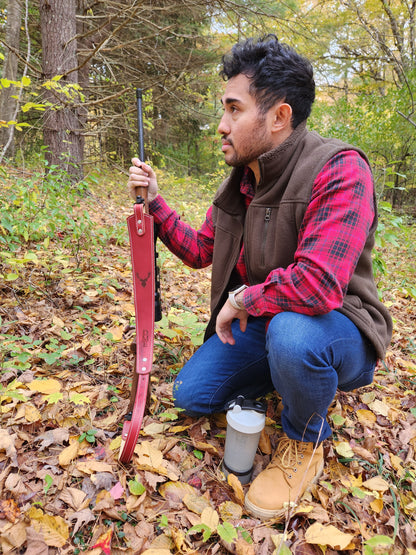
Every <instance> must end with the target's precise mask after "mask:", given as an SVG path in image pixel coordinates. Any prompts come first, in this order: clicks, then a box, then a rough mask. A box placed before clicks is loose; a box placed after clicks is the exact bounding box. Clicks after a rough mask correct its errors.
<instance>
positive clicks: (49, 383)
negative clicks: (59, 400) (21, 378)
mask: <svg viewBox="0 0 416 555" xmlns="http://www.w3.org/2000/svg"><path fill="white" fill-rule="evenodd" d="M28 387H29V389H30V390H31V391H38V392H39V393H44V394H45V395H50V394H51V393H57V392H58V391H61V383H60V382H59V381H58V380H54V379H49V380H33V382H30V384H29V386H28Z"/></svg>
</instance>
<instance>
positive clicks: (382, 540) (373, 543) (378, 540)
mask: <svg viewBox="0 0 416 555" xmlns="http://www.w3.org/2000/svg"><path fill="white" fill-rule="evenodd" d="M393 543H394V540H393V538H389V537H388V536H382V535H380V536H373V537H372V538H370V539H369V540H366V541H365V542H364V544H365V545H368V546H370V547H377V546H379V545H393Z"/></svg>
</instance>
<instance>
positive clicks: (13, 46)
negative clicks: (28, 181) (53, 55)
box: [0, 0, 22, 157]
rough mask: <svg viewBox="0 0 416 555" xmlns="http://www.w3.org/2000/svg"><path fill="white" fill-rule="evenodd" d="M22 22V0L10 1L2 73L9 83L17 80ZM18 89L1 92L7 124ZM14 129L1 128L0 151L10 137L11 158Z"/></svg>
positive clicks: (0, 115) (1, 111)
mask: <svg viewBox="0 0 416 555" xmlns="http://www.w3.org/2000/svg"><path fill="white" fill-rule="evenodd" d="M21 20H22V3H21V1H20V0H8V2H7V22H6V51H5V58H4V65H3V71H2V78H3V79H8V80H9V81H16V80H17V69H18V57H17V54H18V53H19V40H20V25H21ZM16 94H17V92H16V87H14V86H13V85H11V86H10V87H8V88H3V89H1V90H0V120H3V121H5V122H8V121H11V120H12V119H13V117H14V114H15V111H16V99H15V98H13V95H16ZM13 132H14V129H13V127H12V126H8V127H3V126H1V127H0V151H1V150H2V149H3V148H4V146H5V145H6V144H7V143H8V142H9V139H10V136H11V135H12V139H11V140H10V142H9V146H8V148H7V152H5V154H6V155H7V156H9V157H13V155H14V150H15V148H14V146H15V145H14V136H13Z"/></svg>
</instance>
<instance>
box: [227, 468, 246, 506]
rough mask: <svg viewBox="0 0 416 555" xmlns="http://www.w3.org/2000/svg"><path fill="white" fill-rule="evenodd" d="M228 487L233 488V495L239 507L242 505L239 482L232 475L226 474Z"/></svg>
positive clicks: (242, 497)
mask: <svg viewBox="0 0 416 555" xmlns="http://www.w3.org/2000/svg"><path fill="white" fill-rule="evenodd" d="M227 482H228V485H230V486H231V487H232V488H233V491H234V495H235V497H236V499H237V501H238V502H239V503H241V505H244V491H243V486H242V485H241V482H240V480H239V479H238V478H237V476H235V475H234V474H228V476H227Z"/></svg>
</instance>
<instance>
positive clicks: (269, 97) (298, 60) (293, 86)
mask: <svg viewBox="0 0 416 555" xmlns="http://www.w3.org/2000/svg"><path fill="white" fill-rule="evenodd" d="M222 64H223V68H222V70H221V72H220V75H221V76H222V77H223V78H224V79H231V78H232V77H235V76H236V75H239V74H240V73H242V74H244V75H246V76H247V77H248V78H249V79H250V81H251V83H250V88H249V91H250V94H251V95H252V96H253V97H254V98H255V100H256V103H257V106H258V107H259V110H260V112H261V113H263V114H265V113H266V112H267V111H268V110H269V109H270V108H271V107H272V106H273V105H274V104H275V103H276V102H278V101H279V100H282V101H284V102H286V103H287V104H289V105H290V106H291V107H292V125H293V128H295V127H297V125H299V123H301V122H302V121H305V120H306V119H308V117H309V115H310V113H311V110H312V104H313V102H314V100H315V81H314V79H313V68H312V64H311V63H310V62H309V60H307V59H306V58H304V57H303V56H301V55H300V54H298V53H297V52H296V51H295V50H294V49H293V48H291V47H290V46H288V45H287V44H285V43H282V42H279V39H278V38H277V37H276V35H272V34H269V35H266V36H265V37H262V38H259V39H257V40H255V39H247V40H245V41H242V42H238V43H237V44H235V45H234V46H233V48H232V50H231V52H229V53H228V54H225V55H224V56H223V58H222Z"/></svg>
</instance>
